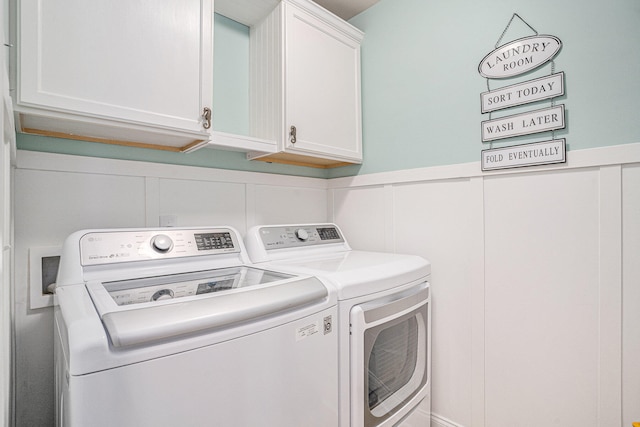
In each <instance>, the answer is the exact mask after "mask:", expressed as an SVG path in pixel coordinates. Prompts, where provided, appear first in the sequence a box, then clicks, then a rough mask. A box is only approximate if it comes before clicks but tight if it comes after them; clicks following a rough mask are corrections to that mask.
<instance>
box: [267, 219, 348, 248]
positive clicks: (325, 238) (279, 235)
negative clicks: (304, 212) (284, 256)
mask: <svg viewBox="0 0 640 427" xmlns="http://www.w3.org/2000/svg"><path fill="white" fill-rule="evenodd" d="M260 240H261V241H262V244H263V245H264V248H265V249H266V250H270V249H283V248H295V247H302V246H317V245H326V244H330V243H343V242H344V239H343V238H342V236H341V235H340V230H339V229H338V227H336V226H335V225H332V224H317V225H286V226H270V227H261V228H260Z"/></svg>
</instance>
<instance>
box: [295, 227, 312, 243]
mask: <svg viewBox="0 0 640 427" xmlns="http://www.w3.org/2000/svg"><path fill="white" fill-rule="evenodd" d="M296 237H297V238H298V239H299V240H302V241H305V240H307V239H308V238H309V233H307V230H305V229H304V228H298V229H297V230H296Z"/></svg>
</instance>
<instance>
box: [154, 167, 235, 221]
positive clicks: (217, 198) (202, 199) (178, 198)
mask: <svg viewBox="0 0 640 427" xmlns="http://www.w3.org/2000/svg"><path fill="white" fill-rule="evenodd" d="M159 205H160V207H159V215H176V216H177V226H179V227H186V226H214V225H215V226H217V225H229V226H232V227H234V228H236V229H237V230H238V231H239V232H240V233H244V232H245V227H246V216H245V205H246V195H245V185H244V184H239V183H226V182H213V181H197V180H181V179H160V182H159Z"/></svg>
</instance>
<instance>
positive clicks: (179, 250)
mask: <svg viewBox="0 0 640 427" xmlns="http://www.w3.org/2000/svg"><path fill="white" fill-rule="evenodd" d="M240 251H241V247H240V243H239V239H238V236H237V235H236V232H235V231H234V230H232V229H227V228H212V229H205V228H202V229H166V228H163V229H157V230H150V229H145V230H138V231H136V230H123V231H95V232H89V233H87V234H85V235H83V236H82V237H81V238H80V255H81V263H82V265H83V266H89V265H101V264H112V263H121V262H133V261H146V260H152V259H168V258H181V257H191V256H199V255H216V254H228V253H238V252H240Z"/></svg>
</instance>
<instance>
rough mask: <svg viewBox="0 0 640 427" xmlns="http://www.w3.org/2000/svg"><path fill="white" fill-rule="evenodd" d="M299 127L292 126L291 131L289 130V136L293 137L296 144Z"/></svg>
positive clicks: (292, 140)
mask: <svg viewBox="0 0 640 427" xmlns="http://www.w3.org/2000/svg"><path fill="white" fill-rule="evenodd" d="M297 131H298V130H297V129H296V127H295V126H291V131H290V132H289V136H290V137H291V143H292V144H295V143H296V141H297V139H296V133H297Z"/></svg>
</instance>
